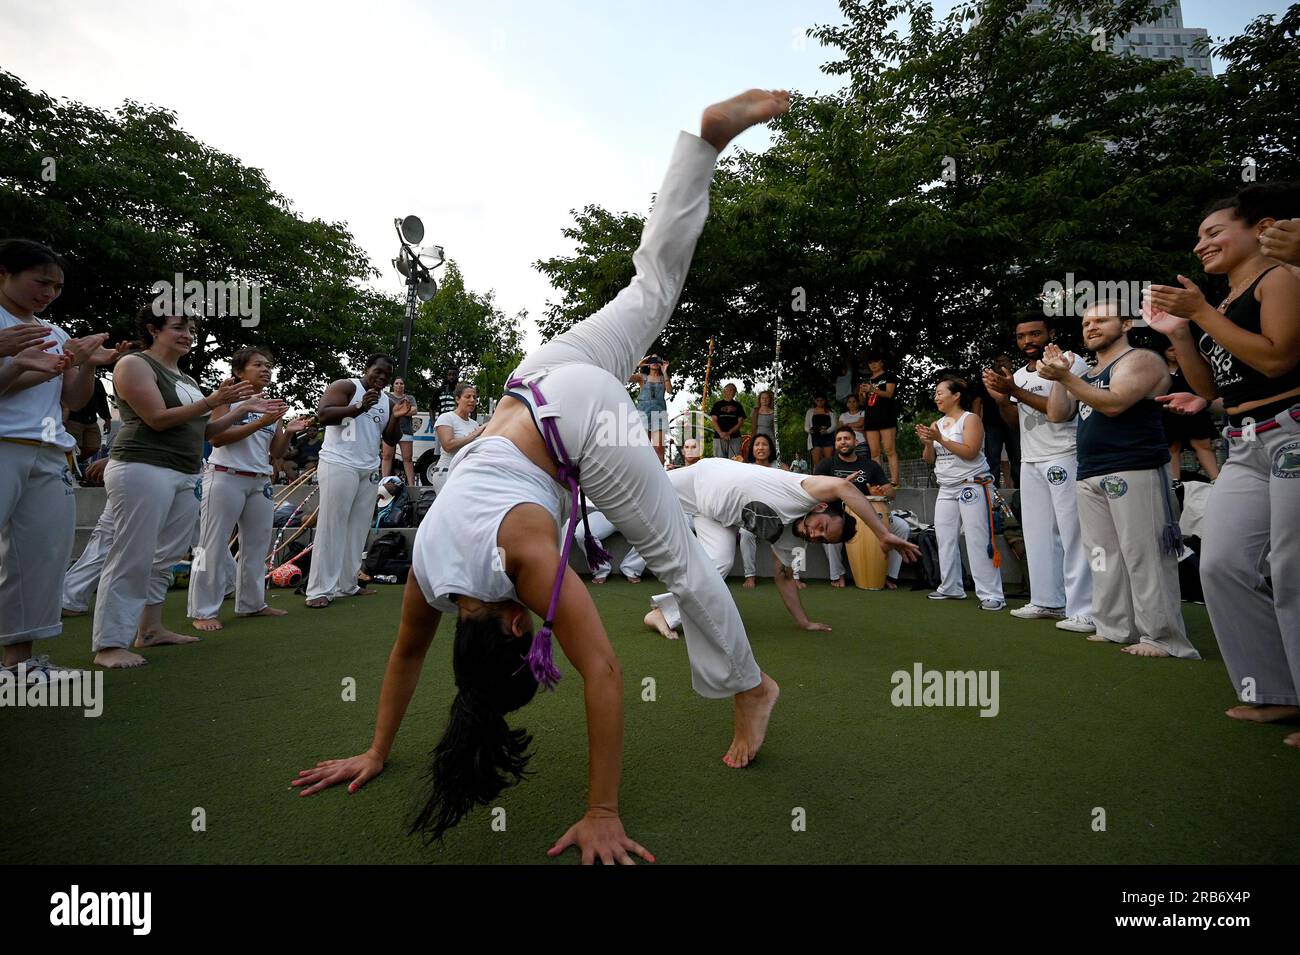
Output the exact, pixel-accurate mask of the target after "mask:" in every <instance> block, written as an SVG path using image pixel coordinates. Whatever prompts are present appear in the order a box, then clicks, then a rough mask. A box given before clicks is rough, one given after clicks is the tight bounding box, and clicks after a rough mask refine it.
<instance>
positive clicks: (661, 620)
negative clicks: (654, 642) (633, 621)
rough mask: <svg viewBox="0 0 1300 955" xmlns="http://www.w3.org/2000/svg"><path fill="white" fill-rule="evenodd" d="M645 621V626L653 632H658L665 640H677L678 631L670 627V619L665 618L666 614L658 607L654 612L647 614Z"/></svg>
mask: <svg viewBox="0 0 1300 955" xmlns="http://www.w3.org/2000/svg"><path fill="white" fill-rule="evenodd" d="M644 619H645V625H646V626H647V627H649V628H650V629H651V630H654V631H656V632H657V633H658V634H659V635H660V636H661V637H663V638H664V639H665V640H676V639H677V631H676V630H674V629H673V628H672V627H670V626H668V619H667V618H666V617H665V616H664V612H663V611H662V610H660V609H659V608H658V607H655V609H654V610H651V611H650V612H649V613H648V614H646V615H645V618H644Z"/></svg>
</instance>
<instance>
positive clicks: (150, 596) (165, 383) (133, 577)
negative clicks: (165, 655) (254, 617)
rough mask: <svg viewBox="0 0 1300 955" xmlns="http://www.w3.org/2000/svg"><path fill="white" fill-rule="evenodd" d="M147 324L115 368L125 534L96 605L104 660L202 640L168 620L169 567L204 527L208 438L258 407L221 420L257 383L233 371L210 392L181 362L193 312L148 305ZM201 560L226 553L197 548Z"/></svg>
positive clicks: (114, 458)
mask: <svg viewBox="0 0 1300 955" xmlns="http://www.w3.org/2000/svg"><path fill="white" fill-rule="evenodd" d="M139 328H140V339H141V344H142V345H143V350H142V351H140V352H137V353H135V354H132V355H128V356H126V357H124V358H123V359H121V360H120V361H119V362H118V364H117V369H116V372H115V374H114V376H113V390H114V392H115V393H116V396H117V403H118V408H119V409H120V410H121V414H122V429H121V431H120V432H119V433H118V435H117V437H116V439H115V440H114V442H113V449H112V451H111V452H110V453H109V464H108V467H107V468H105V469H104V486H105V488H107V490H108V507H110V508H111V509H112V514H113V523H114V531H115V533H114V538H113V544H112V546H111V547H110V549H109V552H108V558H107V560H106V562H105V564H104V570H103V573H102V574H101V576H100V584H99V590H98V597H97V599H96V603H95V627H94V644H93V645H94V649H95V663H97V664H98V665H99V666H103V667H132V666H140V665H141V664H143V663H145V662H146V660H145V658H144V657H142V656H140V655H139V654H136V653H132V652H131V651H130V649H128V648H129V647H131V646H132V645H134V646H135V647H137V648H141V647H151V646H157V645H159V644H165V643H193V642H195V641H196V640H198V639H199V638H198V637H192V636H185V635H182V634H178V633H173V632H172V631H170V630H168V629H167V628H166V627H164V626H163V623H162V603H163V598H164V597H165V596H166V593H167V587H168V584H169V580H170V577H169V573H168V571H169V569H170V567H171V566H172V564H174V563H175V562H176V561H178V560H180V559H181V558H182V557H184V556H185V553H186V551H188V550H189V548H190V544H191V542H192V540H193V538H194V534H195V530H196V528H197V526H198V513H199V494H200V487H201V485H200V483H199V481H200V478H199V472H200V471H201V470H202V467H203V440H204V438H205V437H211V436H212V435H215V434H218V433H220V432H221V431H224V430H225V429H226V428H228V427H230V426H231V425H233V424H237V423H238V422H239V421H240V420H242V419H243V417H244V415H245V414H246V413H247V412H248V411H250V410H254V411H255V410H258V406H257V405H256V404H254V403H249V404H245V405H244V406H242V407H241V408H240V409H239V410H238V411H233V412H229V413H227V414H226V415H224V416H222V417H221V418H219V419H217V420H211V418H210V412H211V410H212V409H213V408H215V407H218V406H219V405H229V404H231V403H232V402H236V401H241V400H245V399H248V398H251V397H252V396H253V387H252V385H250V384H248V383H247V382H243V381H240V380H238V379H235V378H231V379H228V380H227V381H225V382H224V383H223V384H222V385H221V387H220V388H218V389H217V390H216V391H214V392H213V393H212V394H210V395H205V394H204V393H203V390H202V389H201V388H200V387H199V385H198V383H197V382H196V381H195V380H194V379H193V378H191V377H190V376H189V375H187V374H185V373H184V372H183V371H181V370H180V361H181V360H182V359H183V358H184V357H185V356H186V355H187V354H189V351H190V348H191V346H192V344H193V334H194V326H193V323H192V321H191V320H190V319H189V318H188V317H184V316H168V317H157V316H155V315H154V314H153V312H152V310H151V309H150V307H149V306H146V307H145V308H144V309H142V310H141V314H140V321H139ZM194 559H195V560H196V561H202V560H205V559H211V560H218V559H220V555H210V556H206V557H205V555H204V554H202V553H196V554H195V556H194Z"/></svg>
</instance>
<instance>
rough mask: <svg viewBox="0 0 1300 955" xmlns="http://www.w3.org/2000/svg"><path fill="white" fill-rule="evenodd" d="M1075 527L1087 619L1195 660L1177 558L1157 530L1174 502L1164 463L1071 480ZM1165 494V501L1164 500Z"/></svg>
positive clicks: (1121, 639)
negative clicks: (1088, 596) (1087, 588)
mask: <svg viewBox="0 0 1300 955" xmlns="http://www.w3.org/2000/svg"><path fill="white" fill-rule="evenodd" d="M1076 493H1077V494H1078V498H1079V529H1080V530H1081V531H1082V532H1083V546H1084V547H1085V548H1086V549H1087V552H1088V562H1089V566H1091V568H1092V619H1093V622H1094V623H1095V624H1096V625H1097V635H1098V636H1100V637H1104V638H1105V639H1107V640H1110V641H1111V642H1112V643H1125V644H1127V643H1138V642H1142V643H1148V644H1151V645H1152V646H1156V647H1159V648H1160V649H1161V650H1164V651H1165V652H1166V653H1168V654H1169V655H1170V656H1175V657H1181V658H1183V659H1185V660H1199V659H1200V658H1201V655H1200V654H1199V653H1197V652H1196V648H1195V647H1194V646H1192V644H1191V642H1190V641H1188V639H1187V630H1186V629H1185V628H1184V626H1183V608H1182V595H1181V591H1180V590H1179V586H1178V557H1177V555H1175V554H1166V553H1165V552H1164V550H1163V549H1162V547H1161V543H1160V541H1161V535H1162V534H1163V532H1164V529H1165V524H1166V523H1167V522H1168V517H1167V515H1168V513H1169V509H1172V511H1173V514H1174V516H1175V519H1177V515H1178V503H1177V501H1176V500H1175V499H1174V498H1173V493H1174V491H1173V488H1172V487H1171V486H1170V484H1169V478H1168V477H1167V475H1166V472H1165V469H1164V468H1163V467H1160V468H1148V469H1146V470H1142V471H1117V472H1115V473H1114V474H1105V475H1098V476H1097V477H1090V478H1085V479H1084V480H1082V481H1079V482H1078V484H1077V486H1076ZM1166 501H1168V503H1167V504H1166Z"/></svg>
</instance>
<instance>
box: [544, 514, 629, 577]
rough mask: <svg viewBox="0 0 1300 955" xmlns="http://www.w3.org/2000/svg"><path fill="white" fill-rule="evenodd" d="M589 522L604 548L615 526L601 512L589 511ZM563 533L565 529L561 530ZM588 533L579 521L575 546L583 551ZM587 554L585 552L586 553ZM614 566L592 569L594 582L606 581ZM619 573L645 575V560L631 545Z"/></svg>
mask: <svg viewBox="0 0 1300 955" xmlns="http://www.w3.org/2000/svg"><path fill="white" fill-rule="evenodd" d="M587 520H588V521H590V522H591V533H592V535H593V536H594V537H595V538H596V543H598V544H600V545H602V546H604V542H605V539H606V538H607V537H610V536H612V535H613V534H614V532H615V528H614V525H613V524H611V523H610V522H609V519H608V518H607V517H605V515H604V514H602V513H600V511H592V510H589V511H587ZM561 533H563V529H561ZM586 540H587V531H586V528H584V527H583V526H582V521H578V526H577V529H576V530H574V532H573V546H574V547H576V548H578V549H579V550H582V549H583V548H584V547H585V546H586V543H585V542H586ZM584 553H585V551H584ZM612 569H613V565H611V564H609V563H602V564H598V565H596V566H595V567H592V568H591V578H592V580H604V579H605V578H606V577H608V576H609V572H610V571H611V570H612ZM619 572H620V573H622V575H623V576H624V577H627V578H629V579H630V578H632V577H640V576H641V575H642V574H644V573H645V560H644V559H642V557H641V555H640V554H638V553H637V552H636V548H635V547H633V546H632V545H631V544H629V545H628V548H627V553H626V554H625V555H623V560H622V561H620V562H619Z"/></svg>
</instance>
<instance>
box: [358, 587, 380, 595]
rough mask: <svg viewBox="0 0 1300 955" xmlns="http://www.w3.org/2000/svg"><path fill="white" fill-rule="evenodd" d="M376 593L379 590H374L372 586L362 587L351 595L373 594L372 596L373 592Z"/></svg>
mask: <svg viewBox="0 0 1300 955" xmlns="http://www.w3.org/2000/svg"><path fill="white" fill-rule="evenodd" d="M377 593H379V591H378V590H375V588H373V587H362V588H361V589H360V590H358V591H357V592H356V593H355V594H353V595H352V596H354V597H373V596H374V595H375V594H377Z"/></svg>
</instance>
